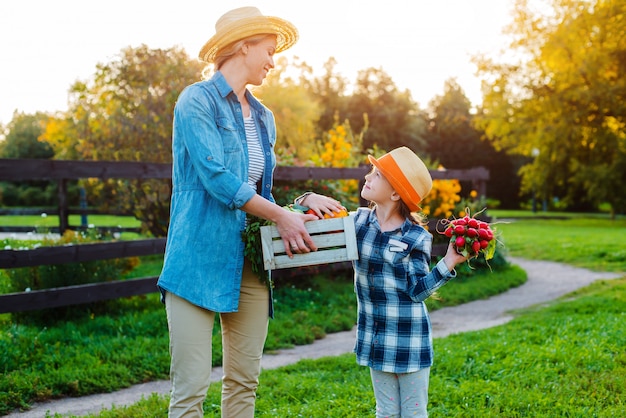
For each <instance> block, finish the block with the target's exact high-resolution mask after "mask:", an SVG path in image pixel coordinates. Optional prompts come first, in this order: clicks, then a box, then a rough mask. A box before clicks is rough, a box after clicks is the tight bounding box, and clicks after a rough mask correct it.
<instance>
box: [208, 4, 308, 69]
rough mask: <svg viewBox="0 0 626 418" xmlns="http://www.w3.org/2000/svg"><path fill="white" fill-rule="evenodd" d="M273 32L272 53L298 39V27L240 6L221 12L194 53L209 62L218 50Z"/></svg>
mask: <svg viewBox="0 0 626 418" xmlns="http://www.w3.org/2000/svg"><path fill="white" fill-rule="evenodd" d="M263 33H267V34H274V35H276V52H281V51H284V50H286V49H288V48H289V47H291V46H292V45H293V44H295V43H296V41H297V40H298V29H296V27H295V26H294V25H293V24H292V23H290V22H288V21H286V20H284V19H281V18H279V17H274V16H263V14H261V11H260V10H259V9H257V8H256V7H240V8H238V9H234V10H231V11H229V12H227V13H225V14H224V15H223V16H222V17H220V18H219V20H218V21H217V23H216V24H215V35H213V36H212V37H211V39H209V40H208V41H207V43H205V44H204V46H203V47H202V49H201V50H200V54H199V55H198V56H199V58H200V59H201V60H202V61H205V62H208V63H212V62H214V61H215V56H216V55H217V53H218V52H219V50H220V49H222V48H224V47H225V46H228V45H230V44H232V43H233V42H237V41H240V40H242V39H244V38H248V37H250V36H254V35H260V34H263Z"/></svg>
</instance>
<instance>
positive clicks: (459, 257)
mask: <svg viewBox="0 0 626 418" xmlns="http://www.w3.org/2000/svg"><path fill="white" fill-rule="evenodd" d="M468 258H469V256H468V257H465V256H464V255H463V254H459V253H458V252H457V250H456V248H455V247H454V245H453V244H452V242H450V243H448V250H447V251H446V255H445V256H444V257H443V261H444V263H446V266H447V267H448V270H450V271H452V270H454V268H455V267H456V266H457V265H458V264H461V263H464V262H465V261H467V259H468Z"/></svg>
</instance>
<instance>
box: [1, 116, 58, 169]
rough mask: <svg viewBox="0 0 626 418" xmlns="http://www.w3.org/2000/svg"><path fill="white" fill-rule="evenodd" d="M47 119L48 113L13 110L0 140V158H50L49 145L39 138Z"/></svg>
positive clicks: (50, 149) (50, 150)
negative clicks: (0, 140)
mask: <svg viewBox="0 0 626 418" xmlns="http://www.w3.org/2000/svg"><path fill="white" fill-rule="evenodd" d="M47 120H48V115H46V114H45V113H41V112H38V113H36V114H34V115H29V114H25V113H20V112H14V113H13V119H11V121H10V122H9V123H8V125H7V126H6V131H7V134H6V137H5V139H4V141H2V142H0V158H39V159H49V158H52V157H53V156H54V152H53V150H52V148H51V147H50V145H49V144H47V143H46V142H43V141H40V140H39V137H40V136H41V134H42V133H43V132H44V129H45V125H46V121H47Z"/></svg>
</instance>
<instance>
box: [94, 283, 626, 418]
mask: <svg viewBox="0 0 626 418" xmlns="http://www.w3.org/2000/svg"><path fill="white" fill-rule="evenodd" d="M625 312H626V278H624V279H620V280H612V281H601V282H598V283H595V284H593V285H592V286H589V287H588V288H586V289H582V290H580V291H578V292H576V293H575V294H573V295H570V297H568V298H564V299H561V300H560V301H557V302H555V303H553V304H552V305H551V306H548V307H545V306H544V307H542V308H538V309H533V310H527V311H526V312H524V313H523V314H522V315H521V316H519V317H518V318H516V319H514V320H513V321H512V322H509V323H508V324H505V325H502V326H499V327H495V328H491V329H487V330H483V331H476V332H468V333H462V334H456V335H452V336H449V337H446V338H442V339H436V340H435V353H436V360H435V365H434V366H433V368H432V371H431V380H430V390H429V392H430V397H429V406H430V408H429V413H430V416H431V417H433V418H437V417H459V418H489V417H493V418H500V417H534V418H552V417H580V418H586V417H606V418H608V417H614V418H618V417H622V416H623V413H624V410H626V351H624V347H625V346H626V335H625V334H624V332H623V324H624V321H625V320H626V314H625ZM599 324H601V325H599ZM220 387H221V386H220V383H219V382H218V383H214V384H213V385H211V388H210V389H209V392H208V397H207V400H206V401H205V403H204V409H205V417H219V416H220V414H219V403H220ZM373 411H374V396H373V393H372V390H371V384H370V378H369V372H368V370H367V368H365V367H360V366H358V365H356V363H355V360H354V356H353V355H351V354H346V355H342V356H337V357H327V358H323V359H319V360H303V361H300V362H298V363H297V364H294V365H290V366H286V367H282V368H279V369H276V370H265V371H264V372H263V373H262V374H261V378H260V387H259V391H258V400H257V413H256V416H257V417H299V416H301V417H337V418H340V417H365V416H373V415H374V412H373ZM166 412H167V396H158V395H156V394H153V395H152V396H150V397H149V398H147V399H144V400H142V401H140V402H138V403H136V404H134V405H132V406H129V407H117V408H115V409H112V410H105V411H103V412H102V413H100V414H99V415H97V416H99V417H102V418H121V417H151V416H165V414H166ZM89 416H95V415H89Z"/></svg>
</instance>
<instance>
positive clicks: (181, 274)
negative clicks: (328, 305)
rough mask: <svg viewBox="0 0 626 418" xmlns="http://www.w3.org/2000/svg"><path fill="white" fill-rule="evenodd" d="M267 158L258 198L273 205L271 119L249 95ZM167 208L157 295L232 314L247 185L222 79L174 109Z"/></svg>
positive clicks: (242, 137)
mask: <svg viewBox="0 0 626 418" xmlns="http://www.w3.org/2000/svg"><path fill="white" fill-rule="evenodd" d="M246 97H247V99H248V102H249V103H250V107H251V109H252V116H253V118H254V121H255V123H256V128H257V131H258V133H259V138H260V140H261V144H262V147H263V151H264V155H265V171H264V173H263V178H262V190H261V191H260V193H261V195H262V196H263V197H265V198H266V199H269V200H271V201H272V202H273V201H274V200H273V197H272V195H271V188H272V175H273V171H274V167H275V165H276V158H275V154H274V145H275V143H276V126H275V122H274V115H273V114H272V112H271V111H270V110H269V109H267V108H266V107H265V106H263V105H262V104H261V103H260V102H259V101H258V100H257V99H255V98H254V96H253V95H252V94H251V93H250V92H249V91H246ZM172 155H173V162H172V201H171V207H170V224H169V230H168V235H167V243H166V247H165V259H164V263H163V269H162V271H161V275H160V277H159V280H158V286H159V288H160V289H161V291H169V292H172V293H174V294H175V295H177V296H179V297H181V298H184V299H186V300H188V301H190V302H191V303H193V304H195V305H198V306H200V307H203V308H206V309H209V310H212V311H215V312H235V311H237V307H238V304H239V291H240V287H241V274H242V270H243V263H244V256H243V251H244V243H243V240H242V238H241V233H242V231H243V229H244V228H245V222H246V213H245V212H243V211H242V210H240V209H239V208H241V206H243V205H244V204H245V203H246V202H247V201H248V200H250V199H251V198H252V197H253V196H254V195H255V193H256V192H257V191H256V190H254V189H253V188H252V187H250V186H249V185H248V183H247V181H248V146H247V141H246V134H245V128H244V121H243V115H242V109H241V105H240V103H239V100H238V99H237V97H236V95H235V93H234V92H233V90H232V88H231V87H230V86H229V85H228V83H227V82H226V80H225V79H224V76H223V75H222V74H221V73H220V72H216V73H215V75H213V76H212V77H211V79H209V80H205V81H201V82H198V83H195V84H192V85H190V86H188V87H187V88H185V90H183V92H182V93H181V94H180V96H179V98H178V101H177V103H176V106H175V108H174V127H173V137H172Z"/></svg>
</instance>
